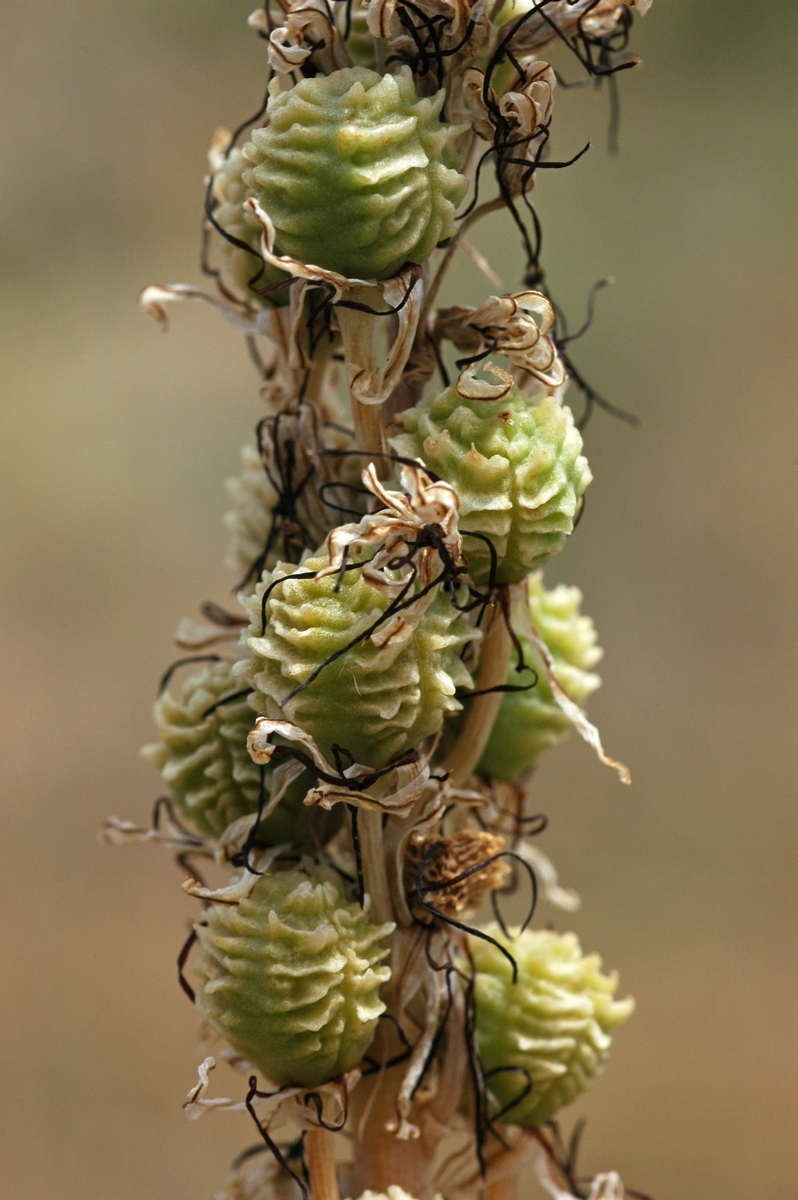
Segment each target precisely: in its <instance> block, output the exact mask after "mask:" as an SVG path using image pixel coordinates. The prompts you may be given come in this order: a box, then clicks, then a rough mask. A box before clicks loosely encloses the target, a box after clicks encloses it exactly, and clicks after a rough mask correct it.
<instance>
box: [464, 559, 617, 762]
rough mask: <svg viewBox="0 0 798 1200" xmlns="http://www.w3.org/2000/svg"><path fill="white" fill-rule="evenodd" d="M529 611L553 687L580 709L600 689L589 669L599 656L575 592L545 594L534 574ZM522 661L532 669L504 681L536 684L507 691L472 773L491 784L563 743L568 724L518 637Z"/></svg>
mask: <svg viewBox="0 0 798 1200" xmlns="http://www.w3.org/2000/svg"><path fill="white" fill-rule="evenodd" d="M528 596H529V608H530V611H531V613H532V620H533V621H534V623H535V627H536V629H537V631H538V633H539V634H540V635H541V637H542V638H543V641H544V642H545V643H546V645H547V646H548V648H549V650H550V651H551V656H552V658H553V659H554V674H555V676H556V678H557V682H558V683H559V684H560V686H561V687H562V688H563V690H564V691H565V692H567V693H568V695H569V696H570V698H571V699H572V700H574V701H576V703H577V704H584V702H585V701H586V700H587V698H588V696H590V695H591V694H592V693H593V692H594V691H595V690H596V688H598V687H600V686H601V680H600V678H599V677H598V675H595V674H593V672H591V670H590V668H591V667H594V666H595V665H596V663H597V662H598V661H599V659H600V658H601V656H602V654H603V651H602V650H600V649H599V647H598V646H597V645H596V630H595V626H594V625H593V622H592V621H591V619H590V617H583V616H582V615H581V614H580V611H579V606H580V604H581V602H582V593H581V592H580V590H579V588H576V587H566V586H565V585H564V584H560V585H559V586H558V587H555V588H553V589H552V590H551V591H547V590H546V588H545V587H544V586H543V577H542V575H541V574H540V573H537V574H535V575H533V576H531V577H530V579H529V583H528ZM520 641H521V646H522V647H523V651H524V661H525V662H526V663H527V664H528V665H529V667H530V668H531V669H530V670H527V671H520V672H519V671H516V670H515V667H514V666H513V667H511V669H510V671H509V673H508V675H507V682H508V683H509V684H512V686H514V687H519V686H520V687H524V686H526V685H528V684H530V683H533V682H534V676H533V674H532V671H535V672H536V673H537V683H536V684H535V686H534V687H533V688H532V689H531V690H530V691H528V692H509V693H507V695H505V696H503V697H502V702H501V707H500V708H499V713H498V716H497V717H496V721H495V723H494V726H493V730H492V732H491V735H490V739H489V741H488V744H487V746H486V747H485V750H484V753H483V755H482V758H481V759H480V760H479V765H478V767H477V771H478V772H479V774H480V775H486V776H487V777H488V778H490V779H502V780H506V779H513V778H514V777H515V776H516V775H520V774H521V773H522V772H523V771H526V770H527V769H528V768H529V767H531V766H532V764H533V763H534V761H535V759H536V758H537V757H538V755H539V754H541V753H542V751H544V750H547V749H548V748H549V746H556V745H557V743H558V742H561V741H563V740H564V739H565V738H566V737H567V736H568V734H569V732H570V730H571V722H570V721H569V720H568V718H567V717H566V715H565V713H564V712H563V711H562V709H561V708H560V706H559V704H558V703H557V701H556V700H555V699H554V696H553V695H552V691H551V688H550V687H549V684H548V683H547V681H546V676H545V674H544V671H543V668H542V666H541V664H540V661H539V660H538V658H537V656H536V654H535V651H534V650H533V649H532V647H531V646H530V644H529V642H528V641H527V639H526V638H525V637H523V635H521V637H520Z"/></svg>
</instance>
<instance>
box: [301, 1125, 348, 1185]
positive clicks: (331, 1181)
mask: <svg viewBox="0 0 798 1200" xmlns="http://www.w3.org/2000/svg"><path fill="white" fill-rule="evenodd" d="M305 1161H306V1162H307V1166H308V1175H309V1176H310V1190H311V1192H312V1193H313V1200H341V1192H340V1189H339V1187H338V1175H337V1172H336V1170H335V1143H334V1141H333V1134H332V1133H329V1132H328V1131H327V1130H326V1129H311V1130H309V1131H308V1133H307V1134H306V1136H305Z"/></svg>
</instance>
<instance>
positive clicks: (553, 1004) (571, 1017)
mask: <svg viewBox="0 0 798 1200" xmlns="http://www.w3.org/2000/svg"><path fill="white" fill-rule="evenodd" d="M486 932H487V933H489V934H490V936H491V937H493V938H495V939H496V940H497V941H498V942H499V943H500V944H501V945H502V946H505V947H506V948H507V950H509V952H510V953H511V954H512V956H513V958H514V959H515V960H516V962H517V964H518V982H517V983H515V984H514V983H513V981H512V974H513V973H512V967H511V965H510V963H509V962H508V961H507V959H506V958H505V957H504V956H503V955H502V954H501V953H500V952H499V950H497V948H496V947H495V946H492V945H490V943H489V942H484V941H482V940H481V939H479V938H475V937H471V938H469V948H470V950H471V954H472V956H473V960H474V967H475V970H476V978H475V984H474V997H475V1000H476V1012H477V1016H476V1041H477V1049H478V1051H479V1056H480V1059H481V1060H482V1066H483V1068H484V1070H485V1072H486V1074H487V1085H488V1087H489V1089H490V1091H491V1092H492V1093H493V1096H494V1097H495V1099H496V1102H497V1104H498V1107H499V1108H504V1107H505V1105H510V1104H512V1102H513V1100H515V1099H517V1100H518V1103H517V1104H513V1106H512V1107H511V1108H509V1109H508V1111H507V1112H506V1113H505V1115H504V1118H503V1119H504V1120H505V1121H507V1122H508V1124H511V1125H524V1126H526V1127H527V1128H536V1127H537V1126H539V1125H542V1124H543V1123H544V1122H545V1121H549V1120H551V1118H552V1117H553V1116H554V1115H555V1113H557V1112H558V1111H559V1109H561V1108H563V1107H564V1106H565V1105H566V1104H570V1103H571V1101H572V1100H575V1099H576V1097H577V1096H578V1095H579V1094H580V1093H581V1092H583V1091H584V1090H585V1088H586V1087H587V1086H588V1084H589V1082H590V1080H591V1079H592V1078H593V1077H594V1076H595V1075H597V1074H598V1073H599V1072H600V1070H601V1068H602V1065H603V1063H604V1062H605V1060H606V1058H607V1055H608V1054H609V1049H610V1045H611V1043H612V1038H611V1036H610V1034H611V1032H612V1031H613V1030H614V1029H615V1028H616V1027H617V1026H618V1025H621V1024H622V1023H623V1022H624V1021H625V1020H626V1019H627V1018H628V1017H630V1016H631V1014H632V1011H633V1009H634V1000H632V999H631V997H629V998H627V999H626V1000H614V999H613V996H614V994H615V991H616V988H617V986H618V980H617V977H616V976H615V975H614V974H613V975H604V974H602V972H601V959H600V958H599V957H598V955H597V954H588V955H583V953H582V950H581V947H580V945H579V942H578V940H577V938H576V935H575V934H573V933H566V934H562V935H561V934H556V933H551V932H549V931H548V930H535V931H531V930H526V931H525V932H524V933H521V934H520V935H517V936H516V937H515V938H514V939H513V938H507V937H505V935H504V934H503V933H502V931H501V929H500V928H499V926H498V925H490V926H489V927H488V929H487V930H486ZM500 1067H502V1068H504V1067H516V1068H518V1070H515V1071H513V1070H501V1071H499V1069H498V1068H500ZM491 1072H495V1074H491ZM528 1083H529V1084H531V1085H532V1086H531V1089H530V1090H529V1092H528V1094H526V1095H524V1093H525V1092H526V1091H527V1085H528ZM521 1097H522V1098H521Z"/></svg>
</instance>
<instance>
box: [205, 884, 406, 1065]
mask: <svg viewBox="0 0 798 1200" xmlns="http://www.w3.org/2000/svg"><path fill="white" fill-rule="evenodd" d="M195 928H196V931H197V936H198V938H199V941H200V946H201V953H200V956H199V959H198V962H197V968H196V973H197V978H198V980H199V987H198V989H197V994H196V1002H197V1008H198V1009H199V1011H200V1012H201V1013H202V1015H203V1016H204V1017H205V1019H206V1020H207V1021H208V1022H209V1024H210V1025H211V1026H212V1027H213V1028H214V1029H215V1030H216V1031H217V1033H219V1034H221V1035H222V1037H224V1038H226V1039H227V1041H228V1042H229V1043H230V1045H231V1046H232V1048H233V1050H235V1052H236V1053H237V1054H240V1055H241V1056H242V1057H243V1058H245V1059H246V1060H247V1061H248V1062H251V1063H252V1064H253V1065H254V1066H255V1067H257V1069H258V1070H259V1071H262V1072H263V1073H264V1075H266V1076H267V1077H268V1078H269V1079H270V1080H271V1081H272V1082H273V1083H277V1084H297V1085H301V1086H305V1087H314V1086H317V1085H319V1084H322V1083H326V1082H327V1081H328V1080H330V1079H333V1078H335V1076H336V1075H339V1074H341V1073H342V1072H344V1071H349V1070H351V1069H352V1068H353V1067H354V1066H356V1065H357V1063H358V1062H359V1061H360V1059H361V1057H362V1055H363V1053H364V1052H365V1050H366V1048H367V1046H368V1044H369V1042H370V1041H371V1038H372V1036H373V1034H374V1030H375V1028H376V1025H377V1021H378V1019H379V1016H380V1014H381V1013H382V1012H384V1011H385V1005H384V1004H383V1002H382V1001H381V1000H380V997H379V987H380V985H381V984H383V983H385V982H386V981H387V980H388V979H389V978H390V974H391V972H390V968H388V967H387V966H380V965H379V963H380V962H381V960H382V959H383V958H384V957H385V956H386V954H387V953H388V951H387V950H384V949H381V948H380V947H379V946H378V945H377V943H378V942H379V941H380V940H381V939H382V938H384V937H386V936H387V934H389V933H390V932H391V930H392V929H393V925H390V924H389V925H373V924H371V923H370V922H369V920H368V919H367V907H366V909H361V908H360V906H359V905H357V904H355V903H352V902H351V901H349V900H347V899H346V897H345V896H344V894H343V891H342V886H341V881H340V879H339V878H338V877H337V876H336V874H335V872H334V871H332V870H330V869H328V868H326V867H316V866H313V865H311V864H308V865H307V866H305V867H304V868H303V869H298V870H291V871H280V872H277V873H275V874H273V875H265V876H264V877H263V878H262V879H261V880H259V882H258V883H257V885H256V886H255V890H254V891H253V893H252V895H251V896H250V897H249V899H247V900H242V901H241V902H240V903H239V904H237V905H217V906H213V907H211V908H208V909H207V911H206V912H205V914H204V918H203V923H201V924H197V925H196V926H195Z"/></svg>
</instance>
